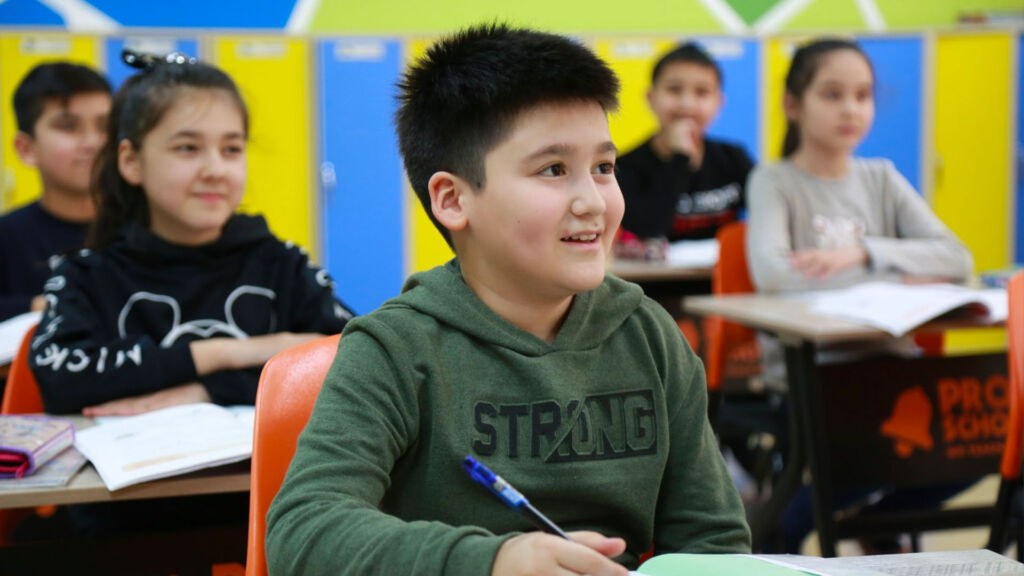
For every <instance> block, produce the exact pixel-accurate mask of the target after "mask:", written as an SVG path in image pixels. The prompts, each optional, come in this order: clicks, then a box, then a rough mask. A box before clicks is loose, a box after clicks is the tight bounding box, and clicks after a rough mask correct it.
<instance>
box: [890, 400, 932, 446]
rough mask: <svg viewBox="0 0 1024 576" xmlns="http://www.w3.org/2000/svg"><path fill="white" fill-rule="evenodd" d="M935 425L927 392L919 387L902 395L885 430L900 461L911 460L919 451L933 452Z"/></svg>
mask: <svg viewBox="0 0 1024 576" xmlns="http://www.w3.org/2000/svg"><path fill="white" fill-rule="evenodd" d="M931 423H932V403H931V401H930V400H929V399H928V395H927V394H925V392H924V389H923V388H921V387H920V386H917V387H915V388H910V389H908V390H904V391H903V392H902V393H901V394H900V396H899V398H897V399H896V404H894V405H893V408H892V415H891V416H889V419H888V420H886V421H885V422H884V423H882V430H881V431H882V434H884V435H885V436H888V437H889V438H892V439H893V441H894V442H895V445H894V446H893V449H894V450H895V451H896V454H897V455H898V456H899V457H900V458H909V457H910V455H911V454H913V453H914V449H915V448H917V449H923V450H931V449H932V446H933V445H934V443H933V442H932V435H931Z"/></svg>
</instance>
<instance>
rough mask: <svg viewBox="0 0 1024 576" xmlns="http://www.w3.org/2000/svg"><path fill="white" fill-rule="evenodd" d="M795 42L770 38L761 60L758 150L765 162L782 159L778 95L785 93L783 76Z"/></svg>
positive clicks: (783, 127)
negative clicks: (762, 154)
mask: <svg viewBox="0 0 1024 576" xmlns="http://www.w3.org/2000/svg"><path fill="white" fill-rule="evenodd" d="M798 44H799V42H797V41H796V40H793V39H779V38H776V39H772V40H768V41H766V44H765V58H764V66H765V68H764V74H763V76H762V77H763V78H764V80H763V82H764V88H763V90H762V91H761V94H762V96H761V97H762V98H763V99H764V109H763V110H764V113H763V114H761V118H762V120H761V122H763V123H764V125H763V126H762V130H761V134H763V136H762V138H764V143H763V144H762V150H763V152H764V159H765V160H766V161H771V160H778V159H779V157H780V156H782V141H783V140H784V139H785V137H786V115H785V113H783V111H782V95H783V93H784V92H785V90H786V73H787V72H788V71H789V63H790V61H791V60H792V59H793V52H794V51H795V50H796V47H797V45H798Z"/></svg>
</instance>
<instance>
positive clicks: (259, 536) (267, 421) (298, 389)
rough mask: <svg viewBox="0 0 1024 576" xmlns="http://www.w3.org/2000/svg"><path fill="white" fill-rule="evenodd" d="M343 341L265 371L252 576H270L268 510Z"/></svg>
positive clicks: (256, 439) (293, 353)
mask: <svg viewBox="0 0 1024 576" xmlns="http://www.w3.org/2000/svg"><path fill="white" fill-rule="evenodd" d="M340 338H341V336H340V335H336V336H329V337H327V338H321V339H319V340H314V341H313V342H308V343H306V344H303V345H301V346H296V347H295V348H291V349H289V350H285V351H284V352H281V353H280V354H278V355H276V356H274V357H273V358H271V359H270V360H269V361H268V362H267V363H266V365H265V366H264V367H263V373H262V374H261V375H260V384H259V388H258V392H257V393H256V427H255V432H254V435H253V442H252V479H251V481H250V484H249V548H248V552H247V554H246V556H247V558H246V562H245V573H246V575H247V576H266V574H267V557H266V551H265V550H264V549H263V539H264V536H265V535H266V532H267V510H268V509H269V508H270V503H271V501H273V499H274V496H276V495H277V491H278V490H279V489H280V488H281V482H283V481H284V475H285V472H286V471H287V470H288V465H289V464H291V461H292V457H293V456H294V455H295V444H296V442H297V441H298V438H299V433H300V432H302V429H303V428H304V427H305V426H306V422H307V421H308V420H309V415H310V413H312V411H313V404H314V402H315V401H316V397H317V394H319V392H320V387H321V386H322V385H323V382H324V377H325V376H327V370H328V368H330V367H331V362H333V361H334V355H335V353H336V352H337V351H338V340H339V339H340Z"/></svg>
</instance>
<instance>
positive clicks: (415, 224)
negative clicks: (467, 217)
mask: <svg viewBox="0 0 1024 576" xmlns="http://www.w3.org/2000/svg"><path fill="white" fill-rule="evenodd" d="M433 42H434V40H427V39H419V40H411V41H410V42H409V43H408V44H407V45H406V62H407V64H412V63H414V62H416V60H418V59H419V58H421V57H422V56H423V54H424V53H425V52H426V51H427V48H428V47H429V46H430V45H431V44H432V43H433ZM406 204H407V205H408V206H409V208H408V209H407V211H406V218H407V226H408V228H407V230H408V231H409V233H408V234H406V237H407V238H409V246H408V249H407V251H406V254H407V255H408V256H409V257H407V258H406V259H405V261H406V262H408V263H409V264H408V265H409V271H408V272H409V273H410V274H411V273H413V272H419V271H420V270H427V269H429V268H433V267H434V266H437V265H439V264H444V263H445V262H447V261H448V260H451V258H452V257H453V256H454V255H455V254H454V253H453V252H452V249H451V248H449V247H448V244H447V243H446V242H445V241H444V237H443V236H441V233H440V232H438V231H437V228H435V227H434V224H433V223H432V222H431V221H430V218H429V217H428V216H427V212H426V210H424V209H423V206H422V205H421V204H420V201H419V198H417V197H416V193H415V192H413V190H412V187H411V186H410V187H409V193H408V201H407V202H406Z"/></svg>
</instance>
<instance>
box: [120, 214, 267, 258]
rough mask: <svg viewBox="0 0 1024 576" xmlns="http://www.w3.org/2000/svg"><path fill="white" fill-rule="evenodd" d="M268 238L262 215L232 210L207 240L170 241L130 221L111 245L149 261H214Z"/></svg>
mask: <svg viewBox="0 0 1024 576" xmlns="http://www.w3.org/2000/svg"><path fill="white" fill-rule="evenodd" d="M270 238H273V236H272V235H271V233H270V229H269V228H268V227H267V222H266V220H264V219H263V217H262V216H250V215H247V214H235V215H233V216H232V217H231V218H230V219H229V220H228V221H227V223H225V224H224V229H223V231H222V232H221V235H220V237H219V238H217V239H216V240H214V241H213V242H210V243H208V244H202V245H200V246H182V245H180V244H173V243H171V242H168V241H166V240H164V239H162V238H160V237H158V236H156V235H154V234H153V233H152V232H151V231H150V230H149V228H147V227H146V226H145V225H143V224H141V223H139V222H134V221H133V222H130V223H128V224H126V225H125V226H124V227H123V228H122V229H121V232H120V234H118V236H117V237H116V238H115V239H114V242H112V245H117V248H116V249H117V250H123V251H124V252H125V253H126V254H128V255H130V256H131V257H132V258H136V259H138V260H140V261H142V262H146V263H148V264H158V265H172V264H201V263H203V262H204V261H209V262H216V261H217V260H218V259H220V258H223V257H224V256H225V255H228V254H232V253H235V252H238V251H239V250H241V249H245V248H248V247H250V246H253V245H255V244H258V243H260V242H264V241H266V240H267V239H270Z"/></svg>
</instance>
